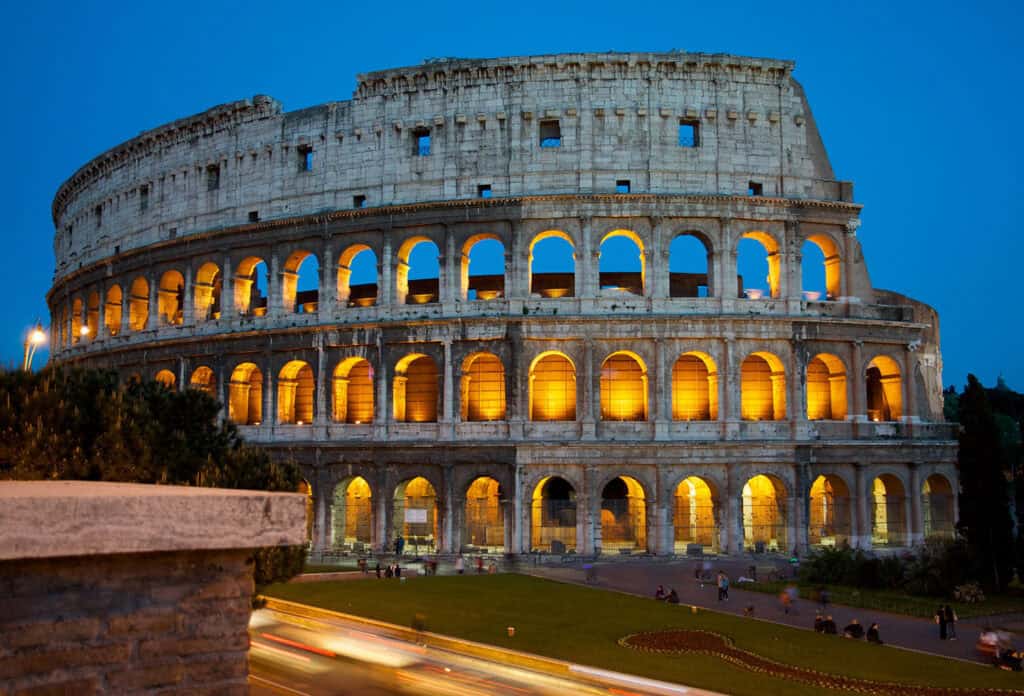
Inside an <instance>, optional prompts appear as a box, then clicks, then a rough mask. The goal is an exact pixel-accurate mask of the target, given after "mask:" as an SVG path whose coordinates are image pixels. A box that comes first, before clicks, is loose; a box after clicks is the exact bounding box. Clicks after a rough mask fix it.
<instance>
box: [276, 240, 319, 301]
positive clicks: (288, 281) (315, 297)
mask: <svg viewBox="0 0 1024 696" xmlns="http://www.w3.org/2000/svg"><path fill="white" fill-rule="evenodd" d="M281 297H282V300H283V302H284V309H285V311H288V312H295V313H296V314H312V313H313V312H316V310H317V307H318V306H319V301H320V261H319V260H318V259H317V257H316V254H314V253H312V252H309V251H305V250H299V251H295V252H292V255H291V256H289V257H288V259H287V260H286V261H285V262H284V271H283V272H282V273H281Z"/></svg>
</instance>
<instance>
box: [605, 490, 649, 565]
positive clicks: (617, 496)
mask: <svg viewBox="0 0 1024 696" xmlns="http://www.w3.org/2000/svg"><path fill="white" fill-rule="evenodd" d="M646 548H647V509H646V504H645V500H644V489H643V486H641V485H640V483H639V482H637V480H636V479H634V478H632V477H631V476H618V477H616V478H613V479H612V480H611V481H609V482H608V483H607V484H606V485H605V487H604V488H603V489H602V491H601V551H602V553H620V552H623V551H625V550H629V551H632V550H644V549H646Z"/></svg>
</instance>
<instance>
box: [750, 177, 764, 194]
mask: <svg viewBox="0 0 1024 696" xmlns="http://www.w3.org/2000/svg"><path fill="white" fill-rule="evenodd" d="M747 195H748V196H763V195H764V184H762V183H761V182H760V181H751V182H749V183H747Z"/></svg>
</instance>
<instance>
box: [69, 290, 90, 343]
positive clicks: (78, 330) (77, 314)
mask: <svg viewBox="0 0 1024 696" xmlns="http://www.w3.org/2000/svg"><path fill="white" fill-rule="evenodd" d="M83 326H84V324H82V298H81V297H76V298H75V299H74V300H72V301H71V343H72V344H75V343H78V342H79V341H81V340H82V327H83ZM86 330H87V331H88V328H86Z"/></svg>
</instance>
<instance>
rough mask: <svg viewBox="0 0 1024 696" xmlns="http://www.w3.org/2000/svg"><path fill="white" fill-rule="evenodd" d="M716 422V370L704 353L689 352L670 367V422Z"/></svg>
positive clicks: (709, 357) (712, 362) (712, 361)
mask: <svg viewBox="0 0 1024 696" xmlns="http://www.w3.org/2000/svg"><path fill="white" fill-rule="evenodd" d="M717 419H718V369H717V368H716V367H715V361H714V360H712V359H711V356H710V355H708V354H707V353H700V352H697V351H690V352H689V353H684V354H683V355H680V356H679V359H678V360H676V364H675V365H674V366H673V367H672V420H677V421H692V420H697V421H706V420H717Z"/></svg>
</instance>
